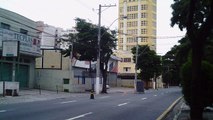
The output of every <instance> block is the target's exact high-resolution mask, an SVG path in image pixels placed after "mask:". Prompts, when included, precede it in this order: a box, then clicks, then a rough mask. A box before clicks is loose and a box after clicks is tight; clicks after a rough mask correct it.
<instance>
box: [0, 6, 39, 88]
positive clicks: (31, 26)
mask: <svg viewBox="0 0 213 120" xmlns="http://www.w3.org/2000/svg"><path fill="white" fill-rule="evenodd" d="M38 32H40V31H39V30H38V29H37V25H36V22H35V21H33V20H30V19H28V18H26V17H24V16H22V15H19V14H17V13H14V12H12V11H9V10H5V9H2V8H0V82H1V81H7V82H19V87H20V88H21V89H22V88H33V87H34V85H35V81H34V79H35V59H36V58H37V57H39V56H41V54H40V42H41V41H40V38H39V34H38ZM14 48H18V49H14ZM0 89H2V86H0Z"/></svg>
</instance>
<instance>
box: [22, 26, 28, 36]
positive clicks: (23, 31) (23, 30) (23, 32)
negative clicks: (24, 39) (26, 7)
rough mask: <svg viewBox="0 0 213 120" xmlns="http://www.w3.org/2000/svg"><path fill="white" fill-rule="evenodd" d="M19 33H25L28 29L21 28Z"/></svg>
mask: <svg viewBox="0 0 213 120" xmlns="http://www.w3.org/2000/svg"><path fill="white" fill-rule="evenodd" d="M20 33H22V34H25V35H27V33H28V31H27V30H25V29H22V28H21V29H20Z"/></svg>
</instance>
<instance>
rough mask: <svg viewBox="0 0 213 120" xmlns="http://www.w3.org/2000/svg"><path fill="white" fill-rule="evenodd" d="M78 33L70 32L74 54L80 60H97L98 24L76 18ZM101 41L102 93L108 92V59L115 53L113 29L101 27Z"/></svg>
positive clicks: (64, 52)
mask: <svg viewBox="0 0 213 120" xmlns="http://www.w3.org/2000/svg"><path fill="white" fill-rule="evenodd" d="M76 30H77V31H78V33H77V34H76V35H73V34H70V35H69V36H70V39H72V40H71V41H74V40H75V42H74V43H73V53H74V54H73V56H75V57H76V58H77V59H78V60H86V61H96V60H97V50H98V46H97V43H98V26H97V25H94V24H92V23H89V22H86V20H84V19H80V18H77V19H76ZM101 33H102V36H101V41H100V70H101V73H102V76H103V88H102V93H107V89H106V81H107V69H108V61H109V59H110V56H111V55H112V53H113V51H112V50H113V49H115V47H116V40H117V39H116V38H115V36H114V35H113V34H112V31H110V30H109V29H107V28H105V27H101ZM71 48H72V46H70V47H69V49H67V50H64V51H63V54H64V55H65V56H69V55H70V51H71V50H72V49H71Z"/></svg>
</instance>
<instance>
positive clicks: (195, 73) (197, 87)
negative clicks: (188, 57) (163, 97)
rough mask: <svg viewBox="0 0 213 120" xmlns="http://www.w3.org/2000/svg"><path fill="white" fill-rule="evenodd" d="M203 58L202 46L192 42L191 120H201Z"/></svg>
mask: <svg viewBox="0 0 213 120" xmlns="http://www.w3.org/2000/svg"><path fill="white" fill-rule="evenodd" d="M200 41H201V40H200ZM202 56H203V46H202V43H200V42H199V40H194V43H193V44H192V81H191V105H190V108H191V111H190V116H191V119H192V120H202V119H203V116H202V114H203V109H204V106H203V97H204V96H203V85H202V75H201V73H202V72H201V61H202Z"/></svg>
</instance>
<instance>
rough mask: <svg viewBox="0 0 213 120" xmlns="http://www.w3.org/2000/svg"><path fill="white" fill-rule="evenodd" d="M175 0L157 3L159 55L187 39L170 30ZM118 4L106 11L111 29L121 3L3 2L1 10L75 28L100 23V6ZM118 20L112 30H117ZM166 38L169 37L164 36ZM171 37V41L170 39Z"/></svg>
mask: <svg viewBox="0 0 213 120" xmlns="http://www.w3.org/2000/svg"><path fill="white" fill-rule="evenodd" d="M172 3H173V0H157V53H158V54H165V53H166V52H167V51H169V50H170V48H171V47H172V46H173V45H175V44H177V41H178V40H179V39H180V38H169V37H173V36H183V35H184V34H185V32H180V30H179V29H178V28H177V26H176V27H175V28H171V27H170V23H171V22H170V18H171V16H172V15H171V12H172V9H171V7H170V6H171V4H172ZM99 4H101V5H110V4H111V5H115V4H116V7H110V8H104V7H103V8H102V10H103V11H102V23H101V24H102V25H104V26H106V27H108V26H110V25H111V24H112V23H113V21H114V20H116V19H117V18H118V0H0V7H1V8H4V9H7V10H10V11H13V12H16V13H18V14H21V15H23V16H25V17H27V18H29V19H31V20H34V21H44V22H45V23H46V24H49V25H53V26H55V27H61V28H64V29H66V28H71V27H74V26H75V21H74V19H75V18H76V17H79V18H84V19H87V20H90V21H91V22H92V23H94V24H97V23H98V14H97V13H98V6H99ZM117 26H118V23H117V21H116V22H115V23H114V24H113V25H112V26H111V27H110V29H117ZM164 36H166V37H164ZM167 36H168V38H167Z"/></svg>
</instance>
